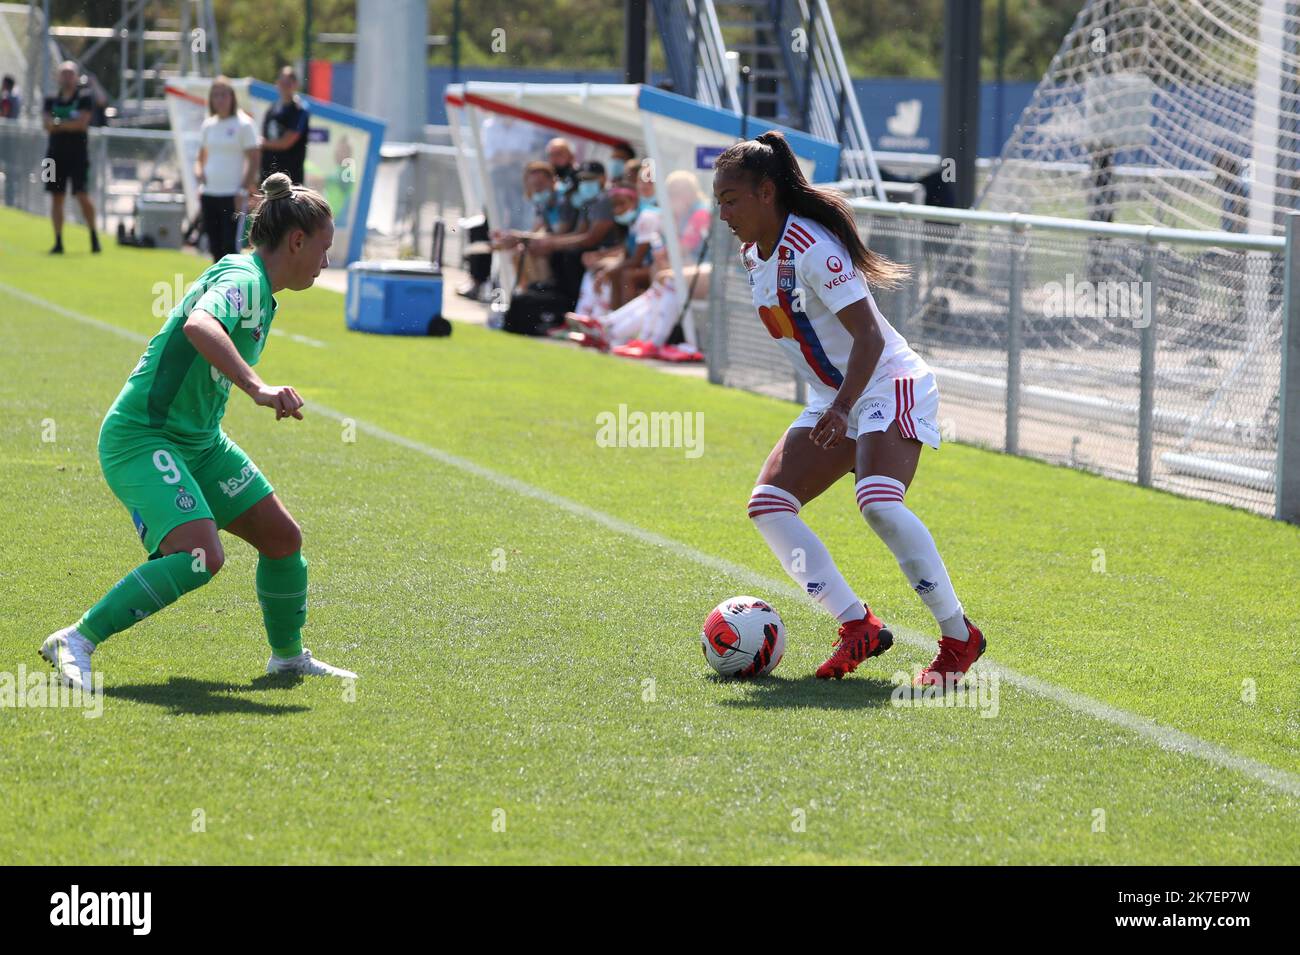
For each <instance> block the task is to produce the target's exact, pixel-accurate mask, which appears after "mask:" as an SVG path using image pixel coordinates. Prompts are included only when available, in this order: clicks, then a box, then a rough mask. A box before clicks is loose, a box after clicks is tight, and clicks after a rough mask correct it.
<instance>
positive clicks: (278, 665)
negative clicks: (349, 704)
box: [266, 650, 357, 680]
mask: <svg viewBox="0 0 1300 955" xmlns="http://www.w3.org/2000/svg"><path fill="white" fill-rule="evenodd" d="M266 672H267V673H295V674H297V675H298V676H336V677H338V678H339V679H341V680H355V679H356V678H357V675H356V674H355V673H353V672H352V671H351V670H345V669H343V668H342V667H334V666H330V665H329V664H328V663H326V662H325V661H323V660H317V659H316V658H315V657H313V656H312V655H311V651H310V650H303V651H302V653H300V654H298V655H297V656H296V657H289V658H288V659H287V660H282V659H280V658H279V657H277V656H275V655H274V654H272V656H271V659H270V660H269V661H267V664H266Z"/></svg>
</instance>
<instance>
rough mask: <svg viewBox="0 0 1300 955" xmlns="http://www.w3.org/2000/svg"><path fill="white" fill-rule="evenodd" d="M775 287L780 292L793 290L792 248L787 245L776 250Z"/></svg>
mask: <svg viewBox="0 0 1300 955" xmlns="http://www.w3.org/2000/svg"><path fill="white" fill-rule="evenodd" d="M776 287H777V288H779V289H780V290H781V291H782V292H792V291H794V249H792V248H790V247H789V246H787V245H783V246H779V247H778V248H777V251H776Z"/></svg>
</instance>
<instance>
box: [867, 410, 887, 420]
mask: <svg viewBox="0 0 1300 955" xmlns="http://www.w3.org/2000/svg"><path fill="white" fill-rule="evenodd" d="M867 420H868V421H884V420H885V413H884V412H883V411H881V410H880V409H879V408H877V409H876V410H875V411H873V412H871V414H869V415H867Z"/></svg>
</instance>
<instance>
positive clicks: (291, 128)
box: [262, 66, 308, 186]
mask: <svg viewBox="0 0 1300 955" xmlns="http://www.w3.org/2000/svg"><path fill="white" fill-rule="evenodd" d="M275 85H276V88H277V89H279V91H280V101H279V102H278V103H276V104H275V105H274V106H272V107H271V108H270V109H269V110H267V111H266V117H265V118H264V119H263V120H262V179H263V180H265V179H266V177H267V176H269V175H271V173H273V172H282V173H284V174H285V175H287V176H288V177H289V178H290V179H292V180H293V183H294V185H296V186H301V185H302V180H303V164H304V163H305V162H306V159H307V118H308V117H307V104H306V103H304V102H303V101H302V100H301V99H300V98H299V97H298V74H297V73H295V72H294V70H293V67H292V66H286V67H285V68H284V69H282V70H281V71H280V76H279V77H278V78H277V79H276V81H275Z"/></svg>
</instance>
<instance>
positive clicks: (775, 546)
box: [713, 132, 987, 687]
mask: <svg viewBox="0 0 1300 955" xmlns="http://www.w3.org/2000/svg"><path fill="white" fill-rule="evenodd" d="M713 193H714V198H715V199H716V200H717V203H718V209H719V214H720V215H721V218H722V221H723V222H725V223H726V224H727V225H728V226H729V227H730V228H731V230H732V232H734V233H735V234H736V236H737V237H738V238H739V239H740V241H741V242H742V243H743V248H742V250H741V255H742V257H743V259H744V263H745V269H746V271H747V272H748V275H749V284H750V286H751V290H752V293H753V298H754V306H755V308H757V309H758V315H759V318H760V319H761V320H762V323H763V326H764V327H765V328H766V331H767V334H769V335H771V336H772V337H773V338H774V339H776V341H777V344H778V345H780V346H781V347H782V348H783V349H785V350H786V351H787V352H789V354H790V357H791V358H792V359H793V361H794V363H795V367H796V368H797V369H798V370H799V372H800V374H801V375H802V376H803V378H804V379H805V380H806V381H807V383H808V389H809V391H810V393H811V395H812V399H811V401H810V402H809V404H808V407H807V408H805V409H804V411H803V412H802V413H801V414H800V415H799V416H798V417H797V418H796V419H795V420H794V423H793V424H791V425H790V428H789V430H787V431H786V432H785V434H783V435H782V436H781V438H780V440H778V441H777V443H776V447H774V448H773V449H772V453H771V454H770V455H769V456H768V458H767V462H766V463H765V464H764V465H763V469H762V471H761V472H760V474H759V478H758V485H757V486H756V487H755V488H754V491H753V494H752V495H751V496H750V499H749V516H750V518H751V519H752V520H753V522H754V525H755V526H756V527H757V528H758V531H759V533H760V534H762V535H763V538H764V539H765V540H766V541H767V543H768V546H770V547H771V548H772V551H773V553H775V554H776V556H777V559H778V560H779V561H780V562H781V566H782V567H784V568H785V570H786V573H788V574H789V575H790V576H791V577H792V578H793V579H794V580H795V582H796V583H797V584H798V585H799V586H800V587H801V588H803V589H804V591H805V592H807V593H808V595H809V596H811V597H812V598H813V599H814V600H816V601H817V602H818V603H819V604H820V605H821V606H822V607H823V608H824V609H825V610H826V611H827V612H828V613H830V614H831V615H832V616H834V617H835V618H836V619H838V620H839V622H840V629H839V637H838V639H837V640H836V641H835V651H834V653H833V654H832V655H831V657H830V659H828V660H827V661H826V662H825V663H823V664H822V665H821V666H820V667H819V668H818V669H817V676H818V677H820V678H822V679H826V678H829V677H835V678H837V679H838V678H840V677H843V676H845V675H846V674H848V673H852V672H853V670H854V669H856V668H857V666H858V664H860V663H861V662H862V661H863V660H865V659H867V658H868V657H873V656H876V655H877V654H880V653H883V652H884V651H886V650H888V649H889V648H890V646H892V645H893V635H892V634H891V633H890V632H889V630H888V629H886V628H885V626H884V624H883V623H882V622H881V621H880V619H879V618H878V617H876V615H875V614H873V613H872V612H871V610H870V608H869V607H867V605H866V604H864V603H863V602H862V601H861V600H859V599H858V597H857V595H856V594H855V593H854V591H853V589H852V588H851V587H850V586H849V584H848V582H847V581H846V580H845V579H844V576H843V575H842V574H841V573H840V571H839V569H838V568H836V566H835V562H834V561H833V560H832V559H831V556H830V553H829V552H828V551H827V550H826V546H825V545H824V544H823V543H822V542H821V540H820V539H819V538H818V537H817V535H816V534H814V533H813V531H812V530H811V528H809V527H808V525H807V524H805V523H804V521H803V519H802V518H801V517H800V516H799V511H800V509H801V508H802V507H803V506H804V505H805V504H807V503H808V502H809V501H811V500H812V499H813V498H815V497H817V496H818V495H819V494H821V493H822V492H823V491H825V490H826V489H827V488H829V487H830V486H831V485H833V484H834V483H835V482H836V481H838V480H839V479H840V478H842V477H843V476H844V475H845V474H847V473H849V472H850V471H852V472H854V474H855V476H856V477H857V483H856V485H855V489H854V490H855V496H856V499H857V506H858V509H859V510H860V511H861V512H862V515H863V517H864V518H866V521H867V524H868V525H869V526H870V527H871V529H872V530H873V531H875V532H876V534H877V535H879V537H880V539H881V540H883V541H884V542H885V545H886V546H887V547H888V548H889V549H890V551H891V552H892V553H893V555H894V557H895V558H896V559H897V561H898V565H899V567H900V568H902V571H903V574H904V576H905V577H906V578H907V582H908V584H909V585H910V586H911V587H912V589H913V590H915V591H916V593H917V594H918V595H919V596H920V598H921V600H923V601H924V602H925V605H926V606H927V607H928V608H929V609H930V612H931V613H933V614H934V618H935V620H936V621H937V623H938V625H939V631H940V638H939V652H938V653H937V654H936V655H935V658H934V659H933V660H932V661H931V662H930V664H929V666H927V667H926V668H925V669H924V670H922V671H921V672H920V673H919V674H918V675H917V677H916V680H915V682H916V683H917V684H918V685H940V686H944V687H950V686H952V685H955V683H956V682H957V681H959V680H960V679H961V678H962V676H963V675H964V674H965V673H966V671H967V670H968V669H969V668H970V666H971V665H972V664H973V663H974V662H975V661H976V660H977V659H979V657H980V655H981V654H982V653H983V652H984V650H985V647H986V646H987V642H986V641H985V639H984V636H983V634H981V633H980V631H979V629H978V628H977V627H976V626H975V625H974V624H972V623H971V622H970V620H969V619H968V618H967V617H966V615H965V614H964V613H963V611H962V605H961V601H959V600H958V599H957V594H956V592H955V591H954V590H953V585H952V581H951V580H950V579H949V577H948V571H947V570H946V569H945V567H944V565H943V560H942V559H941V558H940V557H939V551H938V549H937V548H936V547H935V543H934V538H933V537H932V536H931V535H930V532H929V531H928V530H927V529H926V527H925V525H924V524H923V523H922V522H921V520H920V518H918V517H917V516H916V515H915V514H913V513H912V511H911V510H909V509H908V507H907V505H906V504H905V503H904V502H903V498H904V496H905V495H906V493H907V489H908V486H909V485H910V484H911V483H912V478H913V476H914V475H915V474H916V466H917V463H918V462H919V461H920V457H921V446H922V445H923V444H928V445H930V446H931V447H932V448H936V449H937V448H938V447H939V429H938V412H939V390H938V387H937V385H936V383H935V379H934V374H933V372H931V370H930V368H929V366H928V365H926V363H925V361H924V360H923V359H922V358H921V357H920V356H919V355H917V354H916V352H914V351H912V349H911V348H910V347H909V346H908V344H907V342H906V340H905V339H904V338H903V337H902V336H901V335H899V334H898V332H896V331H895V330H894V328H893V327H892V326H891V325H890V324H889V323H888V322H887V321H885V319H884V317H883V316H882V315H881V314H880V310H879V309H878V308H876V303H875V301H874V299H873V298H872V295H871V290H870V288H869V287H868V283H871V284H875V285H879V286H881V287H889V286H892V285H896V284H897V283H898V281H899V280H900V279H902V278H905V277H906V276H907V274H908V270H907V268H906V267H905V266H900V265H898V264H896V263H894V262H891V261H889V260H888V259H886V258H884V257H883V256H881V255H878V254H876V253H875V252H872V251H871V250H869V249H868V248H867V247H866V245H865V244H864V243H863V242H862V239H861V237H860V236H859V235H858V231H857V227H856V224H855V221H854V217H853V211H852V209H851V208H850V206H849V205H848V202H847V201H846V200H845V199H844V198H843V197H842V196H840V195H839V194H838V193H836V192H833V191H831V190H828V189H819V188H816V187H814V186H812V185H810V184H809V182H808V180H807V179H806V178H805V177H804V174H803V171H802V170H801V169H800V168H799V164H798V163H797V162H796V161H795V157H794V153H793V152H791V150H790V146H789V144H788V143H787V142H786V141H785V137H784V136H782V135H781V134H780V133H778V132H767V133H763V134H762V135H761V136H759V137H758V138H757V139H751V140H745V141H744V142H740V143H737V144H735V145H734V146H732V147H730V148H729V149H727V150H726V151H725V152H724V153H723V154H722V155H721V156H719V157H718V160H717V163H716V164H715V166H714V178H713Z"/></svg>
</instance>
